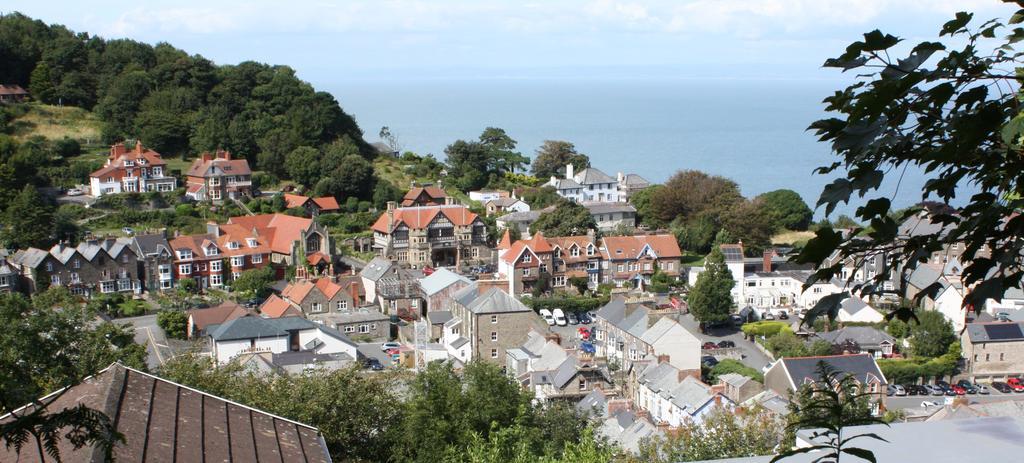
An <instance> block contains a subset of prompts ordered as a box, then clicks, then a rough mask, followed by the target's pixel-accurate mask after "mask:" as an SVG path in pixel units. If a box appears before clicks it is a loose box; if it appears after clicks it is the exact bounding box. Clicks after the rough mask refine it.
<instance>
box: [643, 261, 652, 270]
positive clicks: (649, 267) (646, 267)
mask: <svg viewBox="0 0 1024 463" xmlns="http://www.w3.org/2000/svg"><path fill="white" fill-rule="evenodd" d="M650 269H651V263H650V262H644V270H650Z"/></svg>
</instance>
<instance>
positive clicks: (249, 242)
mask: <svg viewBox="0 0 1024 463" xmlns="http://www.w3.org/2000/svg"><path fill="white" fill-rule="evenodd" d="M245 244H247V245H248V246H249V247H250V248H255V247H256V238H246V240H245Z"/></svg>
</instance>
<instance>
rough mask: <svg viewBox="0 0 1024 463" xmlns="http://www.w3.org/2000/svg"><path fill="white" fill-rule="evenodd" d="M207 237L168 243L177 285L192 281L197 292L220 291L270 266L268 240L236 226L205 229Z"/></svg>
mask: <svg viewBox="0 0 1024 463" xmlns="http://www.w3.org/2000/svg"><path fill="white" fill-rule="evenodd" d="M206 228H207V233H205V234H201V235H186V236H178V237H175V238H174V239H172V240H170V246H171V249H172V251H173V252H174V268H173V271H174V276H175V280H176V281H177V282H179V283H180V282H181V281H182V280H187V279H192V280H195V282H196V285H197V286H198V288H199V289H207V288H220V287H222V286H224V285H226V284H228V283H229V282H230V281H232V280H234V279H236V278H238V277H239V276H241V275H242V272H244V271H246V270H250V269H255V268H262V267H266V266H267V265H270V253H271V247H270V239H269V238H268V237H267V236H264V235H260V234H259V233H256V232H255V231H253V230H249V229H246V228H244V227H242V226H240V225H237V224H225V225H217V224H215V223H209V224H207V225H206Z"/></svg>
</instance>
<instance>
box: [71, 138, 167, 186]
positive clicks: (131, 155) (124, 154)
mask: <svg viewBox="0 0 1024 463" xmlns="http://www.w3.org/2000/svg"><path fill="white" fill-rule="evenodd" d="M140 159H142V160H145V164H140V163H139V162H140V161H139V160H140ZM125 161H131V162H134V163H135V166H133V167H131V168H132V169H143V168H149V167H164V166H166V165H167V162H166V161H164V160H163V158H162V157H161V156H160V153H157V152H156V151H153V150H151V149H146V148H143V147H142V142H136V143H135V149H133V150H128V149H127V148H126V147H125V146H124V144H123V143H117V144H114V145H113V146H111V147H110V155H109V156H107V165H105V166H103V167H101V168H99V169H97V170H96V171H95V172H93V173H91V174H89V176H90V177H103V176H104V175H110V174H111V173H113V172H116V171H119V170H123V169H126V167H125V165H124V163H125ZM165 174H166V173H165Z"/></svg>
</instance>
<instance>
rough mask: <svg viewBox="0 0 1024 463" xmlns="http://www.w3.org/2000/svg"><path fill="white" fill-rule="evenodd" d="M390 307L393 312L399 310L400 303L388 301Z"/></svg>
mask: <svg viewBox="0 0 1024 463" xmlns="http://www.w3.org/2000/svg"><path fill="white" fill-rule="evenodd" d="M388 307H390V308H391V310H398V301H396V300H391V301H388Z"/></svg>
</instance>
